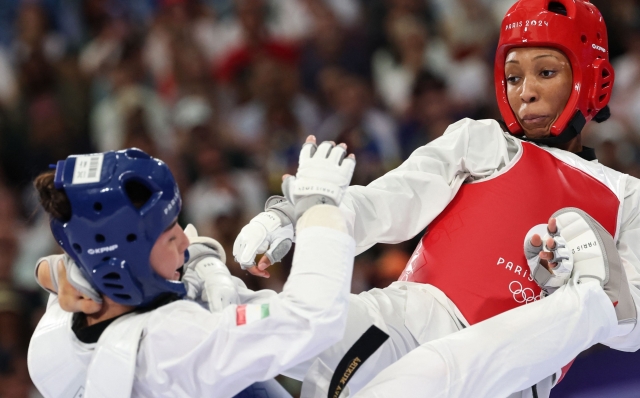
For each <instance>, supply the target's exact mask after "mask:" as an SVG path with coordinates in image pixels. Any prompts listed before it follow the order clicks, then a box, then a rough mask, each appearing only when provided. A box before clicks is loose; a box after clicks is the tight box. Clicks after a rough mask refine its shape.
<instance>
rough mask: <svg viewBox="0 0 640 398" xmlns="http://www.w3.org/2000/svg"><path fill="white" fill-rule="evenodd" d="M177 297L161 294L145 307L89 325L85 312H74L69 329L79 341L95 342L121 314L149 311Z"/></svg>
mask: <svg viewBox="0 0 640 398" xmlns="http://www.w3.org/2000/svg"><path fill="white" fill-rule="evenodd" d="M179 299H180V297H179V296H178V295H177V294H174V293H165V294H161V295H160V296H158V298H156V299H155V300H154V301H153V302H151V304H149V305H147V306H145V307H139V308H136V309H134V310H133V311H129V312H125V313H124V314H120V315H118V316H116V317H113V318H111V319H107V320H105V321H101V322H98V323H96V324H93V325H91V326H87V316H86V315H85V314H83V313H82V312H76V313H74V314H73V320H72V321H71V330H73V333H75V335H76V337H77V338H78V340H80V341H81V342H83V343H85V344H92V343H97V342H98V339H99V338H100V336H101V335H102V332H104V331H105V329H107V327H109V325H111V324H112V323H113V322H114V321H115V320H116V319H118V318H120V317H121V316H124V315H127V314H130V313H132V312H137V313H145V312H149V311H152V310H155V309H156V308H160V307H162V306H163V305H166V304H169V303H172V302H174V301H176V300H179Z"/></svg>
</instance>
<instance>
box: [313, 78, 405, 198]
mask: <svg viewBox="0 0 640 398" xmlns="http://www.w3.org/2000/svg"><path fill="white" fill-rule="evenodd" d="M331 79H333V80H334V81H333V82H329V81H327V82H325V88H326V89H330V90H332V91H333V92H331V93H327V94H326V96H327V97H329V98H331V97H333V98H332V100H333V102H334V103H333V105H334V112H333V114H331V115H330V116H329V117H328V118H327V119H326V120H325V121H324V122H323V123H322V125H321V126H320V128H319V130H318V141H326V140H332V141H335V142H344V143H345V144H347V146H348V147H349V150H350V151H352V152H353V153H354V154H355V155H356V157H357V158H358V160H359V166H358V168H357V169H356V170H355V172H354V175H353V184H357V185H358V184H367V183H369V182H370V181H372V180H373V179H375V178H376V177H377V176H379V175H380V174H381V173H382V172H383V171H384V170H389V169H390V168H392V167H394V166H395V165H397V164H398V163H399V161H400V146H399V144H398V135H397V133H398V127H397V124H396V121H395V120H394V119H393V118H392V117H391V116H389V115H388V114H387V113H386V112H384V111H382V110H380V109H377V108H375V107H374V106H373V103H372V101H371V97H372V95H371V90H370V88H369V87H368V85H367V84H366V82H365V81H364V80H363V79H361V78H359V77H357V76H354V75H348V74H346V73H343V74H339V73H337V74H336V75H335V76H333V77H331Z"/></svg>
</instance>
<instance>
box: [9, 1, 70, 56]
mask: <svg viewBox="0 0 640 398" xmlns="http://www.w3.org/2000/svg"><path fill="white" fill-rule="evenodd" d="M21 3H22V4H21V6H20V9H19V10H18V20H17V33H18V35H17V37H16V39H15V40H14V42H13V43H12V45H11V46H12V52H13V54H14V58H15V60H16V61H17V62H18V63H20V62H22V61H24V60H26V59H29V58H31V57H32V55H33V54H35V53H40V54H41V55H42V57H43V58H44V59H45V60H46V62H48V63H56V62H58V61H60V60H61V59H62V57H63V56H64V54H65V47H66V44H65V42H64V38H63V37H62V36H61V35H60V34H58V33H57V32H55V31H53V30H51V29H50V27H49V22H48V20H47V16H46V14H45V11H44V9H43V8H42V7H41V6H40V5H39V4H38V3H37V2H28V1H24V2H21Z"/></svg>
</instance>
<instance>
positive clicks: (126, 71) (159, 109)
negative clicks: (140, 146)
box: [91, 40, 175, 157]
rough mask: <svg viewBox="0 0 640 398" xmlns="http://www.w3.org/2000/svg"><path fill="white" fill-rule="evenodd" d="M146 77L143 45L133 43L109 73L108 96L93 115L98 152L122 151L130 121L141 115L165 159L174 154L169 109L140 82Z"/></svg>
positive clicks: (127, 45)
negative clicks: (142, 51)
mask: <svg viewBox="0 0 640 398" xmlns="http://www.w3.org/2000/svg"><path fill="white" fill-rule="evenodd" d="M143 75H144V69H143V66H142V62H141V52H140V46H139V45H138V43H137V42H136V41H135V40H130V41H128V42H127V43H126V44H125V48H124V49H123V51H122V55H121V57H120V60H119V61H118V63H117V65H116V66H115V67H114V68H113V69H112V70H110V71H109V79H110V85H111V91H110V93H109V95H108V96H107V97H105V98H104V99H103V100H101V101H100V102H99V103H98V104H97V105H96V106H95V108H94V109H93V112H92V115H91V127H92V131H91V135H92V141H93V144H94V146H95V148H96V149H97V150H98V151H101V152H103V151H110V150H117V149H121V148H123V147H124V144H125V141H126V139H127V120H130V118H131V117H132V115H134V114H139V116H138V117H139V118H141V119H143V120H144V122H145V126H146V129H148V130H147V131H148V133H147V134H148V135H149V139H150V140H151V142H153V145H154V146H155V147H156V148H157V151H158V152H159V153H161V154H162V155H163V156H164V157H169V156H170V155H171V154H172V153H173V152H174V143H175V140H174V134H173V131H172V130H171V125H170V123H169V115H168V112H167V109H166V106H165V105H164V103H163V102H162V101H161V99H160V97H159V96H158V95H157V94H156V92H155V91H153V90H151V89H149V88H148V87H146V86H144V85H143V84H142V83H141V80H142V77H143ZM140 113H141V114H140Z"/></svg>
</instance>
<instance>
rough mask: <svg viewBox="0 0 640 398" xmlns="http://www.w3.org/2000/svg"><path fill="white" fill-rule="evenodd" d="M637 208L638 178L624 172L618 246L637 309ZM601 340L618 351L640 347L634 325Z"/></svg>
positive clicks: (639, 294) (639, 227)
mask: <svg viewBox="0 0 640 398" xmlns="http://www.w3.org/2000/svg"><path fill="white" fill-rule="evenodd" d="M638 209H640V180H638V179H637V178H634V177H631V176H627V181H626V186H625V197H624V202H623V207H622V220H621V227H620V234H619V237H618V241H617V247H618V253H620V257H621V258H622V263H623V265H624V270H625V273H626V275H627V279H628V280H629V288H630V290H631V295H632V296H633V299H634V301H635V305H636V310H637V311H638V313H640V217H639V215H638ZM603 344H605V345H608V346H609V347H611V348H614V349H616V350H620V351H630V352H633V351H637V350H638V349H640V327H638V326H637V325H636V327H635V328H634V329H633V330H632V331H631V333H629V334H628V335H626V336H622V337H615V338H612V339H610V340H607V341H605V342H603Z"/></svg>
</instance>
